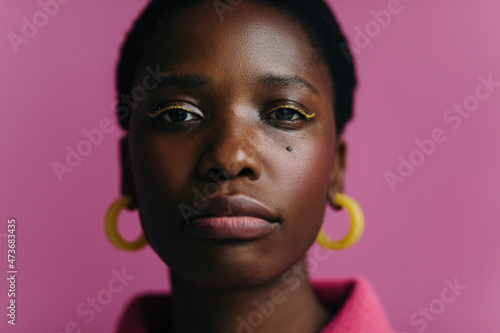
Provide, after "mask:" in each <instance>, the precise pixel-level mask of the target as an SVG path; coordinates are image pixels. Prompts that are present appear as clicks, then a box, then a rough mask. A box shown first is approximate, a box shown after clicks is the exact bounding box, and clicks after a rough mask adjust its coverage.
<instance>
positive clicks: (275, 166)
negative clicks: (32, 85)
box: [106, 0, 393, 333]
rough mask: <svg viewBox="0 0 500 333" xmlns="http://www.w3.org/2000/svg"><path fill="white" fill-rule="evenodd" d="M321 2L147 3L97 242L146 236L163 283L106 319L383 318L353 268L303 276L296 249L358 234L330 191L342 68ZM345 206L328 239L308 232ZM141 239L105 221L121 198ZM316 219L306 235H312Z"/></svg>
mask: <svg viewBox="0 0 500 333" xmlns="http://www.w3.org/2000/svg"><path fill="white" fill-rule="evenodd" d="M346 55H348V53H347V47H346V44H345V38H344V36H343V35H342V33H341V31H340V29H339V27H338V24H337V23H336V21H335V19H334V17H333V15H332V13H331V11H330V9H329V8H328V6H327V5H326V4H325V3H324V2H323V1H321V0H316V1H310V0H307V1H306V0H304V1H284V0H283V1H280V0H270V1H264V0H262V1H253V0H247V1H228V2H223V1H215V2H214V1H153V2H152V3H150V4H149V6H148V7H147V8H146V9H145V11H144V12H143V13H142V15H141V16H140V18H139V19H138V20H137V21H136V23H135V25H134V27H133V29H132V30H131V32H130V33H129V35H128V36H127V39H126V41H125V43H124V45H123V48H122V52H121V59H120V63H119V66H118V78H117V82H118V93H119V95H120V96H124V95H127V94H130V95H132V96H133V97H134V100H133V101H130V100H128V101H126V100H124V99H123V98H122V99H121V100H120V105H119V109H118V115H119V118H120V124H121V126H122V127H123V128H124V129H125V130H127V131H128V133H127V135H126V137H125V138H124V139H123V140H122V167H123V180H122V184H123V187H122V194H123V195H124V197H122V198H120V199H119V200H117V201H116V202H115V203H114V204H113V205H112V206H111V208H110V210H109V211H108V215H107V222H106V225H107V230H108V235H109V236H110V239H111V240H112V242H113V243H114V244H115V245H117V246H119V247H122V248H125V249H136V248H140V247H141V246H142V245H144V244H145V242H146V239H147V243H149V245H150V246H151V247H152V248H153V249H154V251H155V252H156V253H157V254H158V255H159V257H160V258H161V259H162V260H163V262H164V263H165V264H167V265H168V267H169V268H170V277H171V283H172V294H171V295H170V296H167V295H150V296H144V297H141V298H139V299H137V300H135V301H134V302H133V303H132V304H131V306H130V307H129V308H128V309H127V311H126V313H125V315H124V316H123V320H122V322H121V324H120V329H119V332H174V333H177V332H183V333H190V332H245V333H246V332H297V333H298V332H300V333H304V332H311V333H312V332H370V333H374V332H393V330H392V329H391V328H390V325H389V324H388V323H387V320H386V318H385V315H384V312H383V310H382V309H381V307H380V305H379V303H378V300H377V297H376V295H375V293H374V292H373V291H372V290H371V287H370V286H369V284H368V283H367V282H365V281H364V280H359V279H355V280H347V281H331V282H328V283H323V284H319V283H311V282H310V281H309V279H308V276H307V271H306V265H305V254H306V251H307V250H308V249H309V247H310V246H311V245H312V244H313V242H314V241H315V239H316V238H318V241H319V242H320V244H322V245H324V246H326V247H329V248H345V247H347V246H350V245H352V244H353V243H354V242H355V241H356V240H357V238H358V237H359V236H360V234H361V230H362V224H363V220H362V213H361V211H360V210H359V206H357V204H356V203H355V202H353V201H352V200H350V199H349V197H346V196H342V195H341V193H342V192H343V178H344V176H343V175H344V167H345V149H346V144H345V142H344V141H343V140H342V139H341V134H342V131H343V129H344V126H345V124H346V123H347V122H348V121H349V119H350V118H351V116H352V96H353V90H354V87H355V76H354V68H353V66H352V63H351V62H350V59H349V58H346ZM327 202H328V203H329V204H330V205H331V206H332V207H334V208H335V209H341V207H342V206H345V207H346V208H348V209H349V211H350V213H351V219H352V221H351V223H352V227H351V231H350V233H349V234H348V236H347V237H346V238H345V239H344V240H343V241H341V242H332V241H330V240H329V239H328V238H327V237H326V235H325V234H324V233H322V232H320V229H321V224H322V221H323V217H324V212H325V205H326V203H327ZM125 205H126V206H127V207H128V208H129V209H135V208H137V209H138V210H139V214H140V219H141V225H142V228H143V230H144V235H145V238H144V237H141V238H139V239H138V240H137V242H135V243H133V244H127V243H126V242H124V241H123V240H122V239H121V238H120V237H119V235H118V234H117V232H116V218H117V215H118V212H119V210H120V209H121V208H123V206H125ZM318 233H319V235H318Z"/></svg>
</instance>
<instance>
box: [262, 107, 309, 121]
mask: <svg viewBox="0 0 500 333" xmlns="http://www.w3.org/2000/svg"><path fill="white" fill-rule="evenodd" d="M268 115H269V116H268ZM315 115H316V114H315V113H313V114H308V113H307V112H306V110H304V109H302V108H299V107H297V106H295V105H289V104H280V105H278V106H275V107H273V108H271V110H269V111H267V112H266V113H265V114H264V115H263V117H265V118H270V119H275V120H279V121H294V120H299V119H301V118H302V119H310V118H312V117H314V116H315Z"/></svg>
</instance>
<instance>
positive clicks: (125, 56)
mask: <svg viewBox="0 0 500 333" xmlns="http://www.w3.org/2000/svg"><path fill="white" fill-rule="evenodd" d="M241 1H242V0H230V1H229V3H227V5H230V4H233V5H234V4H235V3H237V4H239V3H241ZM244 1H251V2H254V3H257V4H261V5H264V6H268V7H271V8H274V9H276V10H278V11H280V12H284V13H286V14H288V15H289V16H290V17H291V18H293V19H295V20H297V22H298V23H299V24H300V25H301V26H302V28H303V29H304V30H305V32H306V33H307V35H308V36H309V38H310V41H311V44H312V46H313V47H314V48H316V49H317V50H318V53H319V55H320V57H321V58H322V60H323V61H324V63H325V64H326V65H327V67H328V68H329V70H330V75H331V78H332V82H333V89H334V92H333V96H334V105H333V107H334V113H335V115H334V117H335V126H336V130H337V137H338V136H340V134H341V133H342V132H343V130H344V127H345V125H346V124H347V122H348V121H349V120H350V119H351V118H352V114H353V100H354V89H355V88H356V84H357V80H356V75H355V68H354V63H353V61H352V57H351V53H350V51H349V47H348V44H347V42H346V38H345V36H344V34H343V33H342V30H341V28H340V26H339V24H338V22H337V20H336V19H335V16H334V14H333V12H332V10H331V9H330V8H329V7H328V5H327V4H326V3H325V2H324V1H323V0H244ZM202 2H204V0H152V1H151V2H150V3H149V4H148V5H147V6H146V8H145V9H144V10H143V12H142V13H141V14H140V15H139V17H138V18H137V19H136V21H135V22H134V25H133V26H132V28H131V30H130V31H129V32H128V34H127V36H126V39H125V41H124V43H123V45H122V48H121V52H120V60H119V62H118V66H117V73H116V74H117V77H116V84H117V90H118V108H117V114H118V118H119V121H120V126H121V127H122V128H123V129H125V130H128V128H129V122H130V111H131V110H130V109H129V108H128V106H127V104H125V102H124V101H123V98H121V96H122V95H123V94H125V95H127V94H130V92H131V91H132V89H133V87H134V80H135V76H136V72H137V70H139V68H141V67H142V66H144V65H146V64H147V62H148V60H149V59H150V57H152V54H153V53H154V51H155V46H156V43H157V41H158V39H159V36H158V35H160V34H161V31H162V29H161V28H162V26H164V25H165V24H166V22H169V21H170V19H171V18H172V17H173V15H175V14H178V13H179V12H182V11H185V10H188V9H189V8H192V7H194V6H196V5H198V4H200V3H202ZM219 2H222V3H224V4H225V3H226V1H219ZM214 5H215V2H214ZM128 105H129V104H128Z"/></svg>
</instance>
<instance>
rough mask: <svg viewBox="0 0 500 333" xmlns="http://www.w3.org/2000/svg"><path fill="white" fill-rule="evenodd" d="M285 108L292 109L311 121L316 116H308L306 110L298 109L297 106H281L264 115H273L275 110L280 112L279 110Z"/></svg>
mask: <svg viewBox="0 0 500 333" xmlns="http://www.w3.org/2000/svg"><path fill="white" fill-rule="evenodd" d="M284 108H287V109H292V110H295V111H297V112H299V113H300V114H301V115H303V116H304V117H306V119H310V118H312V117H314V116H315V115H316V113H313V114H308V113H306V112H305V111H304V110H302V109H301V108H298V107H296V106H293V105H279V106H277V107H275V108H272V109H271V110H269V111H268V112H266V113H265V114H264V116H265V115H266V114H268V113H271V112H273V111H274V110H278V109H284Z"/></svg>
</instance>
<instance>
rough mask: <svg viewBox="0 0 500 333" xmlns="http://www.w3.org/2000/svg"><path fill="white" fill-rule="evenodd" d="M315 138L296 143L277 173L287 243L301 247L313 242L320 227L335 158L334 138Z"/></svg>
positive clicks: (306, 246)
mask: <svg viewBox="0 0 500 333" xmlns="http://www.w3.org/2000/svg"><path fill="white" fill-rule="evenodd" d="M316 139H317V140H307V141H304V142H302V143H297V144H296V147H294V148H293V151H292V152H290V153H289V154H293V155H292V156H291V158H290V159H289V161H288V162H287V163H286V166H284V168H286V172H283V173H282V175H281V176H280V177H283V179H282V184H283V191H281V192H282V193H286V195H285V197H286V200H287V202H285V203H284V204H285V205H286V209H285V210H284V214H285V216H284V220H285V224H284V228H285V231H286V232H288V233H289V234H290V236H291V237H290V238H291V240H292V242H291V243H290V245H292V246H296V245H297V244H301V246H300V247H302V248H308V247H309V246H310V245H311V244H312V242H313V241H314V240H315V239H316V235H317V234H318V231H319V229H320V228H321V224H322V222H323V218H324V214H325V206H326V202H327V201H326V200H327V196H326V194H327V189H328V182H329V179H330V171H331V168H332V165H333V158H334V151H333V147H334V145H335V139H334V138H333V137H330V136H328V135H326V136H323V137H322V138H316ZM285 190H286V191H285Z"/></svg>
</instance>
